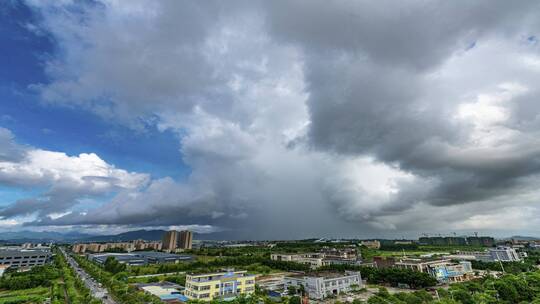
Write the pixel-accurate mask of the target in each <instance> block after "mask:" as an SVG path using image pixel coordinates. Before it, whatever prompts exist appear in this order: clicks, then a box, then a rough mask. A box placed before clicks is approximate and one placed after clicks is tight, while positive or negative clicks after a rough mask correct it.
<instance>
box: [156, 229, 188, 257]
mask: <svg viewBox="0 0 540 304" xmlns="http://www.w3.org/2000/svg"><path fill="white" fill-rule="evenodd" d="M161 243H162V247H161V249H162V250H163V251H167V252H174V251H177V250H178V249H181V250H185V249H191V248H192V246H193V232H191V231H189V230H183V231H176V230H171V231H167V232H166V233H165V234H164V235H163V240H162V241H161Z"/></svg>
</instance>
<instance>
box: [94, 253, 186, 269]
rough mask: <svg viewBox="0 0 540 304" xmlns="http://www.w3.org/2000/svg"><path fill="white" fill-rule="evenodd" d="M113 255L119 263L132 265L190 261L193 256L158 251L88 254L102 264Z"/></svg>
mask: <svg viewBox="0 0 540 304" xmlns="http://www.w3.org/2000/svg"><path fill="white" fill-rule="evenodd" d="M109 257H113V258H115V259H116V260H117V261H118V262H119V263H122V264H126V265H130V266H143V265H148V264H164V263H179V262H190V261H192V260H193V257H192V256H190V255H180V254H172V253H165V252H157V251H136V252H131V253H112V252H109V253H93V254H88V255H87V258H88V259H89V260H90V261H94V262H96V263H98V264H100V265H103V264H105V262H106V261H107V258H109Z"/></svg>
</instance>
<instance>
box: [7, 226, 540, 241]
mask: <svg viewBox="0 0 540 304" xmlns="http://www.w3.org/2000/svg"><path fill="white" fill-rule="evenodd" d="M165 232H166V231H165V230H159V229H155V230H144V229H141V230H133V231H128V232H124V233H119V234H110V235H92V234H85V233H78V232H69V233H60V232H50V231H42V232H35V231H15V232H2V233H0V243H48V242H67V243H72V242H120V241H132V240H137V239H143V240H147V241H160V240H161V239H162V237H163V234H164V233H165ZM234 236H236V235H235V234H234V233H231V232H230V231H224V232H214V233H205V234H202V233H194V235H193V238H194V239H195V240H231V239H236V238H234ZM510 239H514V240H522V241H531V240H538V239H540V238H538V237H531V236H520V235H515V236H511V237H508V238H503V240H510Z"/></svg>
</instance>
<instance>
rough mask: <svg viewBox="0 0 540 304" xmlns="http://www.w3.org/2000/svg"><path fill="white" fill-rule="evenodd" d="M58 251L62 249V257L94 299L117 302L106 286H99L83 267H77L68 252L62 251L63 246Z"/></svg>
mask: <svg viewBox="0 0 540 304" xmlns="http://www.w3.org/2000/svg"><path fill="white" fill-rule="evenodd" d="M60 251H62V254H63V255H64V257H66V260H67V261H68V264H69V265H70V266H71V267H72V268H73V269H75V273H77V275H78V276H79V278H81V280H82V281H83V282H84V285H86V287H87V288H88V289H90V293H91V294H92V296H93V297H94V298H96V299H100V300H101V301H102V302H103V303H104V304H117V302H116V301H114V300H113V299H112V297H111V296H110V294H109V292H108V291H107V289H106V288H104V287H101V284H100V283H98V282H97V281H96V280H95V279H94V278H92V277H91V276H90V275H89V274H88V273H86V271H84V269H82V268H81V267H79V264H77V261H75V260H74V259H73V258H72V257H71V256H70V255H69V254H67V253H66V252H65V251H64V248H60Z"/></svg>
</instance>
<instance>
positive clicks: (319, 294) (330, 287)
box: [284, 271, 363, 300]
mask: <svg viewBox="0 0 540 304" xmlns="http://www.w3.org/2000/svg"><path fill="white" fill-rule="evenodd" d="M289 286H294V287H295V288H299V287H300V286H303V287H304V290H305V291H306V292H307V294H308V296H309V297H310V298H312V299H319V300H320V299H324V298H326V297H328V296H333V295H338V294H339V293H341V292H349V291H351V290H353V289H354V288H362V287H363V284H362V277H361V275H360V272H355V271H346V272H345V273H338V272H318V273H310V274H298V275H292V276H286V277H285V278H284V289H285V290H287V289H288V288H289Z"/></svg>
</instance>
